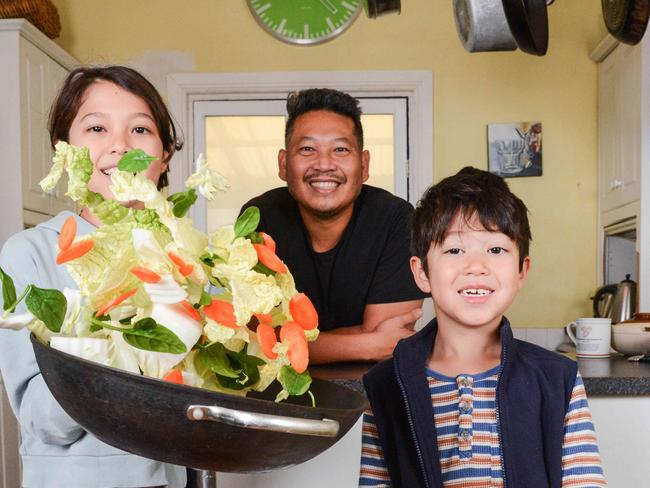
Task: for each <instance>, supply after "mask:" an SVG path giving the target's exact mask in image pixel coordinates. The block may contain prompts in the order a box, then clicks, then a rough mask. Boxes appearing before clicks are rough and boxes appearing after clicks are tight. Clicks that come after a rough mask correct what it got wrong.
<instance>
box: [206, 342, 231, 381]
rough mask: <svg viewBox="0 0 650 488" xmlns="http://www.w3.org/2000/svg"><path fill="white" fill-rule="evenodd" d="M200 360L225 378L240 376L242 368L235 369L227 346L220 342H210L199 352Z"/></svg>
mask: <svg viewBox="0 0 650 488" xmlns="http://www.w3.org/2000/svg"><path fill="white" fill-rule="evenodd" d="M197 359H198V361H199V362H200V363H201V364H202V365H203V366H204V367H206V368H208V369H209V370H210V371H212V372H213V373H216V374H217V375H219V376H223V377H225V378H239V375H240V373H241V369H233V367H232V365H231V362H230V360H229V359H228V355H227V354H226V348H225V347H224V345H223V344H221V343H220V342H215V343H213V344H210V345H209V346H208V347H205V348H203V349H201V351H200V352H199V353H198V354H197Z"/></svg>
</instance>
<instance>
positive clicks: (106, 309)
mask: <svg viewBox="0 0 650 488" xmlns="http://www.w3.org/2000/svg"><path fill="white" fill-rule="evenodd" d="M136 291H138V290H137V288H134V289H133V290H129V291H127V292H124V293H122V294H121V295H118V296H117V297H115V298H113V299H112V300H111V301H110V302H108V303H107V304H106V305H104V306H103V307H102V308H100V309H99V310H97V313H96V314H95V317H100V316H102V315H106V314H107V313H108V312H110V311H111V310H113V309H114V308H115V307H117V306H118V305H119V304H120V303H122V302H123V301H124V300H126V299H127V298H129V297H132V296H133V295H135V292H136Z"/></svg>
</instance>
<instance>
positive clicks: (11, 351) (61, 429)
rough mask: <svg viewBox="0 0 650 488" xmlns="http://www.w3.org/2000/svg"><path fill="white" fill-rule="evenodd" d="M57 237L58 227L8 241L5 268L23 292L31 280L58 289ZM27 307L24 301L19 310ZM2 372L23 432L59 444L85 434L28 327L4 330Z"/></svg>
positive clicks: (1, 257) (1, 263)
mask: <svg viewBox="0 0 650 488" xmlns="http://www.w3.org/2000/svg"><path fill="white" fill-rule="evenodd" d="M48 233H49V234H52V236H48V235H47V234H48ZM57 236H58V233H56V232H54V231H53V230H42V229H32V230H29V231H25V232H21V233H19V234H16V235H15V236H13V237H11V238H10V239H8V240H7V242H6V243H5V245H4V246H3V248H2V252H1V253H0V267H2V269H3V270H4V272H5V273H6V274H8V275H9V276H10V277H11V278H12V279H13V281H14V284H15V287H16V293H17V295H18V296H20V294H21V293H22V292H23V290H24V289H25V287H26V286H27V285H29V284H35V285H37V286H42V287H45V288H58V286H56V285H58V283H56V282H55V281H56V280H55V278H54V277H55V276H56V275H57V270H56V269H55V266H56V265H55V264H54V260H53V253H54V252H55V250H56V237H57ZM50 241H51V242H50ZM50 247H51V249H50ZM50 277H51V278H50ZM50 280H52V282H50ZM44 281H45V282H44ZM24 311H25V306H24V301H23V302H21V304H20V305H19V306H18V307H17V310H16V312H17V313H21V312H24ZM0 373H1V374H2V378H3V381H4V384H5V388H6V390H7V395H8V397H9V403H10V404H11V407H12V409H13V411H14V414H15V415H16V417H17V419H18V422H19V423H20V425H21V430H23V432H25V431H26V432H28V433H30V434H31V435H33V436H36V437H37V438H39V439H40V440H41V441H42V442H43V443H45V444H58V445H68V444H72V443H73V442H75V441H76V440H77V439H79V438H80V437H81V436H83V435H84V434H85V431H84V430H83V429H82V427H81V426H80V425H79V424H77V423H76V422H75V421H74V420H72V418H70V416H69V415H68V414H66V413H65V411H64V410H63V409H62V408H61V406H60V405H59V404H58V403H57V401H56V400H55V399H54V397H53V396H52V394H51V393H50V391H49V389H48V388H47V386H46V384H45V381H44V380H43V377H42V375H41V373H40V370H39V368H38V365H37V364H36V358H35V356H34V351H33V349H32V345H31V342H30V340H29V331H28V330H27V329H23V330H20V331H13V330H0Z"/></svg>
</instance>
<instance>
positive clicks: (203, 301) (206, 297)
mask: <svg viewBox="0 0 650 488" xmlns="http://www.w3.org/2000/svg"><path fill="white" fill-rule="evenodd" d="M211 303H212V297H211V296H210V294H209V293H207V292H206V291H205V290H201V298H199V305H200V306H205V305H210V304H211Z"/></svg>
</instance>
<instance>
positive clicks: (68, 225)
mask: <svg viewBox="0 0 650 488" xmlns="http://www.w3.org/2000/svg"><path fill="white" fill-rule="evenodd" d="M76 235H77V221H76V220H75V218H74V217H68V218H67V219H65V222H64V223H63V227H61V232H60V233H59V249H60V250H61V251H67V250H68V249H70V246H71V245H72V241H74V238H75V236H76Z"/></svg>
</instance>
